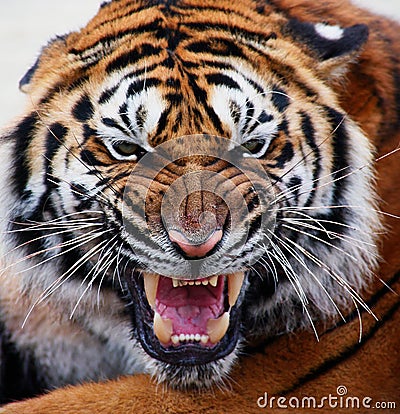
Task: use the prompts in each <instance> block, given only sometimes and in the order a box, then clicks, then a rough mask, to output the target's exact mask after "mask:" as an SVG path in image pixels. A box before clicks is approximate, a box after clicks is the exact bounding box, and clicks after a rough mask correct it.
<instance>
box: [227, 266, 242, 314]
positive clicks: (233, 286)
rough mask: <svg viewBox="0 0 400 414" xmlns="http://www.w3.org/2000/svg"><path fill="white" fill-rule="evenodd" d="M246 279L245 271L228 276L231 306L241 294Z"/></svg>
mask: <svg viewBox="0 0 400 414" xmlns="http://www.w3.org/2000/svg"><path fill="white" fill-rule="evenodd" d="M243 280H244V272H237V273H233V274H232V275H229V276H228V299H229V306H231V307H232V306H233V305H234V304H235V303H236V301H237V298H238V297H239V294H240V289H241V288H242V285H243Z"/></svg>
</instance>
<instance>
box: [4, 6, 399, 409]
mask: <svg viewBox="0 0 400 414" xmlns="http://www.w3.org/2000/svg"><path fill="white" fill-rule="evenodd" d="M272 4H273V6H276V7H278V8H282V9H283V10H284V11H285V12H286V13H288V14H289V15H291V16H295V17H297V18H299V19H301V20H307V21H315V22H318V21H327V22H329V23H332V24H340V25H343V26H349V25H352V24H355V23H366V24H367V25H368V26H369V28H370V36H369V40H368V42H367V44H366V46H365V48H364V50H363V53H362V55H361V56H360V58H359V60H358V62H357V63H354V64H352V65H351V68H350V70H349V74H348V81H347V83H346V84H335V86H334V88H335V91H336V93H337V94H338V96H339V98H340V101H341V104H342V106H343V107H344V109H346V110H347V111H348V113H349V115H350V116H351V117H352V118H353V119H354V120H356V121H357V122H358V123H359V124H360V125H361V127H362V129H363V130H364V131H365V132H366V133H367V135H368V136H369V137H370V139H371V141H372V142H373V144H374V145H375V146H376V148H377V158H378V159H379V158H380V157H382V158H381V159H379V161H377V163H376V168H377V173H378V184H377V188H378V193H379V195H380V197H381V199H382V201H381V203H380V208H381V209H382V211H384V212H386V213H388V214H390V215H400V197H399V194H400V175H399V153H396V154H393V155H389V156H387V157H384V156H385V155H386V154H388V153H390V152H391V151H393V150H394V149H396V148H397V147H398V146H399V144H400V128H399V127H400V115H399V111H400V108H399V105H400V96H396V94H397V95H399V94H400V84H399V85H396V84H395V80H396V79H397V82H399V83H400V65H399V62H398V60H399V56H400V39H399V35H398V33H399V26H398V25H396V24H395V23H394V22H392V21H389V20H386V19H384V18H378V17H376V16H374V15H372V14H371V13H369V12H366V11H364V10H361V9H359V8H357V7H355V6H353V5H351V4H349V3H348V2H347V1H345V0H329V1H324V2H313V1H311V0H273V1H272ZM268 7H269V6H268ZM115 13H116V14H117V13H118V10H115ZM89 30H90V27H89ZM93 36H95V34H93ZM77 47H79V45H77ZM82 47H83V48H84V47H85V45H83V46H82ZM396 74H397V78H396V77H395V76H396ZM43 76H48V74H47V73H46V74H43ZM396 86H397V90H396ZM377 91H378V92H379V94H380V96H382V100H381V101H379V100H378V98H377V95H378V94H377ZM396 99H397V102H396ZM384 222H385V225H386V226H387V228H388V229H390V230H389V231H388V232H387V234H385V235H384V236H382V239H381V252H382V257H383V260H382V263H381V266H380V269H379V273H378V275H377V278H376V279H375V283H374V284H373V286H371V288H370V289H369V291H368V292H365V295H364V296H365V297H366V298H367V299H368V298H369V297H370V298H375V299H374V300H373V307H372V310H373V311H374V313H375V314H376V315H377V316H378V318H379V320H378V321H376V320H375V319H374V318H373V317H372V316H371V315H368V314H366V313H365V312H362V324H363V331H362V336H363V340H362V341H361V342H359V320H358V317H357V314H355V315H349V322H348V323H347V324H339V325H338V326H337V327H336V328H332V329H330V330H327V331H326V332H325V334H323V335H322V336H321V338H320V342H317V341H316V339H315V337H314V336H313V335H312V334H311V333H306V332H302V333H295V334H288V335H285V336H282V337H279V338H276V339H274V340H271V341H269V342H268V343H258V344H254V347H253V352H252V353H251V354H250V355H246V356H242V357H241V359H240V362H239V364H238V365H237V366H236V368H235V370H234V371H233V372H232V374H231V378H232V381H230V387H231V389H230V390H222V391H221V390H217V389H216V390H213V391H207V392H206V391H204V392H202V393H200V394H199V393H198V392H194V393H190V392H181V391H176V390H169V389H164V388H163V386H157V385H156V384H154V383H153V382H152V380H151V379H150V378H149V377H148V376H146V375H137V376H133V377H126V378H121V379H119V380H115V381H109V382H106V383H99V384H85V385H81V386H76V387H67V388H65V389H60V390H57V391H53V392H51V393H49V394H48V395H45V396H43V397H41V398H38V399H33V400H28V401H26V402H22V403H16V404H10V405H8V406H6V407H3V408H2V409H0V413H10V414H12V413H31V414H36V413H37V414H39V413H57V414H60V413H72V412H73V413H82V414H83V413H92V412H101V413H130V412H131V413H148V414H151V413H160V412H163V413H203V412H204V413H205V412H207V413H223V412H226V413H228V412H229V413H238V414H239V413H240V414H242V413H252V412H262V409H261V408H259V407H257V399H258V398H259V397H261V396H263V395H264V392H267V393H268V394H269V395H270V396H287V397H289V396H297V397H300V398H301V397H302V396H306V395H307V396H311V395H312V396H315V397H317V398H321V397H323V396H327V395H329V394H333V395H336V389H337V387H338V386H339V385H345V386H346V387H347V389H348V395H349V396H358V397H360V398H363V397H371V398H372V400H373V401H396V398H397V407H399V406H400V400H399V399H398V391H399V389H400V377H399V372H400V355H399V353H400V340H399V334H398V326H399V323H400V313H399V311H398V308H399V304H400V301H399V297H398V295H397V294H395V293H393V291H395V292H400V282H399V271H400V220H398V219H397V218H395V217H391V216H389V215H388V216H385V219H384ZM380 279H382V280H383V281H385V282H386V283H388V284H390V285H391V289H393V291H390V290H389V289H387V288H386V287H385V286H384V284H383V283H382V281H381V280H380ZM272 411H273V410H271V409H265V412H272ZM280 411H282V410H277V412H280ZM283 411H285V412H286V411H287V412H296V413H297V412H311V410H303V411H299V410H296V409H294V410H290V409H287V410H283ZM315 412H319V413H325V412H326V413H328V412H334V410H333V409H331V408H325V409H319V410H316V411H315ZM339 412H340V411H339ZM343 412H347V411H346V410H345V411H343ZM348 412H360V413H362V412H365V410H363V409H360V410H357V409H354V410H352V411H350V410H349V411H348ZM371 412H374V411H371ZM385 412H394V411H391V410H385Z"/></svg>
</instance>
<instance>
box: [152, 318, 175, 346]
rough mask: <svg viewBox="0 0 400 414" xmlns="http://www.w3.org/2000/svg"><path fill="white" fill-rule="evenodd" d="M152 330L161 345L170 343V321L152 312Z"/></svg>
mask: <svg viewBox="0 0 400 414" xmlns="http://www.w3.org/2000/svg"><path fill="white" fill-rule="evenodd" d="M153 329H154V333H155V335H156V337H157V338H158V340H159V341H160V342H161V343H162V344H167V343H168V342H169V341H170V339H171V335H172V321H171V319H164V318H162V317H161V315H160V314H159V313H158V312H154V321H153Z"/></svg>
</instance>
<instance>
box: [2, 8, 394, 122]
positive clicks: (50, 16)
mask: <svg viewBox="0 0 400 414" xmlns="http://www.w3.org/2000/svg"><path fill="white" fill-rule="evenodd" d="M316 1H322V0H316ZM355 2H356V3H359V4H360V5H363V6H365V7H368V8H370V9H372V10H375V11H378V12H380V13H382V14H386V15H388V16H390V17H392V18H395V19H396V20H399V21H400V0H355ZM100 3H101V0H0V59H1V61H0V63H1V64H0V127H1V126H4V125H6V124H7V123H8V122H9V121H10V120H11V119H12V118H13V117H15V116H16V115H18V114H20V113H22V111H23V108H24V105H25V99H26V97H25V96H24V95H23V94H22V93H21V92H19V90H18V81H19V79H20V78H21V76H23V75H24V73H25V71H26V70H27V69H28V68H29V67H30V65H31V64H32V63H33V62H34V61H35V59H36V57H37V55H38V53H39V50H40V47H41V46H42V45H44V44H45V43H46V42H47V40H48V39H49V38H51V37H52V36H54V35H55V34H63V33H66V32H68V31H71V30H76V29H79V28H80V27H82V26H83V25H84V24H85V23H86V21H87V20H88V19H89V18H90V17H91V16H93V15H94V14H95V13H96V11H97V9H98V7H99V4H100Z"/></svg>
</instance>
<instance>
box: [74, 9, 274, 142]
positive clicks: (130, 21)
mask: <svg viewBox="0 0 400 414" xmlns="http://www.w3.org/2000/svg"><path fill="white" fill-rule="evenodd" d="M115 3H116V4H118V7H117V6H116V4H114V2H113V3H111V4H109V5H107V6H105V8H104V10H103V11H101V12H100V13H99V15H98V16H97V17H95V18H94V19H93V21H92V22H91V23H89V25H88V26H87V27H86V28H85V29H84V30H83V31H81V32H80V33H79V35H72V36H71V37H70V38H69V39H68V41H67V43H68V44H69V45H71V47H70V49H69V55H70V56H72V57H73V58H72V59H73V60H75V59H77V60H78V62H79V64H80V65H83V68H86V69H89V70H90V71H91V72H90V73H91V74H93V75H92V78H93V80H95V79H100V80H101V78H102V77H103V79H104V80H103V81H100V85H101V86H100V88H99V94H98V96H97V97H95V100H96V101H97V103H98V105H99V114H100V115H99V120H98V124H99V125H98V129H99V130H100V135H105V136H108V135H111V136H115V135H116V136H118V137H120V138H124V136H133V138H134V139H135V141H137V142H138V143H139V144H149V145H150V146H156V145H158V144H159V143H161V142H164V141H165V140H167V139H169V138H171V137H174V136H181V135H188V134H196V133H208V134H214V135H219V136H224V137H228V138H232V137H233V138H234V139H235V140H238V141H240V139H241V138H240V137H241V136H243V134H245V133H246V132H248V133H249V132H254V130H256V129H257V125H249V122H248V121H247V122H246V121H242V119H243V118H244V117H246V116H247V117H248V119H250V118H251V117H252V118H254V119H256V122H258V124H262V123H263V122H264V121H265V120H267V121H269V120H270V118H271V114H270V113H268V111H267V112H266V111H265V110H264V111H262V112H261V111H258V113H257V114H254V112H255V111H254V109H253V108H252V107H254V106H256V105H255V104H254V102H253V101H254V100H256V101H257V99H256V98H255V97H257V96H259V99H258V101H260V99H261V98H260V97H262V96H264V98H265V96H266V95H267V94H268V93H270V91H268V90H266V89H265V87H263V86H262V82H260V76H259V75H257V73H256V72H257V64H256V62H257V61H258V60H259V59H258V57H259V56H258V55H259V53H258V52H257V53H256V52H254V51H252V50H251V48H245V47H243V46H244V45H245V43H246V42H247V43H249V42H250V43H251V42H260V39H261V38H262V39H263V40H262V42H263V43H265V42H268V41H269V40H272V41H273V40H274V39H275V38H276V34H275V33H274V32H273V31H272V29H271V28H269V29H268V25H267V24H266V22H265V21H264V20H265V17H264V16H261V15H259V14H258V13H257V12H256V11H255V10H251V9H249V10H247V11H246V12H245V13H243V12H241V13H238V12H237V10H238V9H236V10H235V8H234V7H233V8H232V7H231V6H232V5H230V6H229V8H228V6H227V4H225V3H224V2H222V3H224V4H225V6H224V4H222V3H221V4H220V3H218V6H219V8H218V10H217V9H216V8H215V9H213V8H210V9H207V8H205V7H198V6H199V4H200V3H201V2H199V4H197V3H196V2H191V3H190V6H188V4H181V2H169V3H168V4H169V6H168V5H166V4H164V3H161V4H157V5H155V6H139V4H133V5H132V4H131V3H130V2H129V3H126V2H115ZM172 3H174V5H172ZM221 6H224V7H221ZM106 9H107V10H106ZM272 20H273V19H272ZM250 21H252V24H251V26H250V27H251V29H250V30H249V24H250ZM116 22H118V25H117V26H118V30H115V25H116ZM261 23H262V24H261ZM269 25H270V19H269ZM244 38H246V41H244V40H243V39H244ZM250 61H251V62H252V67H251V68H250V67H248V63H245V62H250ZM93 67H94V68H93ZM102 73H103V74H104V75H103V76H102V75H101V74H102ZM240 74H242V75H240ZM93 83H94V82H91V85H93ZM222 96H223V99H222ZM253 98H254V99H253ZM249 106H250V107H251V108H249ZM264 106H265V104H264ZM246 111H247V114H246ZM256 112H257V111H256ZM255 115H256V116H255ZM260 121H261V122H260ZM240 124H242V125H240ZM243 124H244V125H243ZM250 124H253V123H250ZM267 129H268V130H269V129H270V126H268V127H267ZM121 134H122V135H121ZM144 146H146V145H144Z"/></svg>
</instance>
